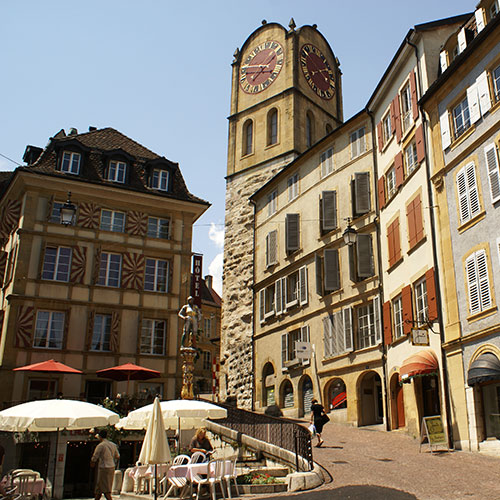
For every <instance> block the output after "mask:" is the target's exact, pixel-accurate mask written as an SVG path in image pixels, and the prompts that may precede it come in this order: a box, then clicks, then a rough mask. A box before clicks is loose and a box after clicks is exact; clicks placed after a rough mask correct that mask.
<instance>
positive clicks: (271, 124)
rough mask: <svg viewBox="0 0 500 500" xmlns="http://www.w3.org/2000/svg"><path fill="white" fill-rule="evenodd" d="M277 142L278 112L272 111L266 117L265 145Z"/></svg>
mask: <svg viewBox="0 0 500 500" xmlns="http://www.w3.org/2000/svg"><path fill="white" fill-rule="evenodd" d="M277 142H278V111H277V110H276V109H272V110H271V111H269V114H268V115H267V145H268V146H271V145H272V144H276V143H277Z"/></svg>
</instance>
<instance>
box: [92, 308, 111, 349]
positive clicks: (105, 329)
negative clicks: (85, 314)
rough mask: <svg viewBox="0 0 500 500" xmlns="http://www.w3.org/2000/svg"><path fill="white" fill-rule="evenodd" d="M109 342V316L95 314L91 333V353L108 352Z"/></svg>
mask: <svg viewBox="0 0 500 500" xmlns="http://www.w3.org/2000/svg"><path fill="white" fill-rule="evenodd" d="M110 342H111V314H96V315H95V317H94V329H93V331H92V343H91V345H90V349H91V350H92V351H110V350H111V347H110Z"/></svg>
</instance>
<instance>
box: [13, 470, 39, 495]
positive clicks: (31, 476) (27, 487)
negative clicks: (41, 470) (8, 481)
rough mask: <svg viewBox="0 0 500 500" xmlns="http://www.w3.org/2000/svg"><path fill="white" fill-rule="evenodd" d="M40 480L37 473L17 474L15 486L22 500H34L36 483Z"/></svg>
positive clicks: (14, 479)
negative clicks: (31, 499)
mask: <svg viewBox="0 0 500 500" xmlns="http://www.w3.org/2000/svg"><path fill="white" fill-rule="evenodd" d="M37 479H38V477H37V475H36V474H35V473H33V471H32V473H28V472H22V473H20V474H17V475H15V476H14V478H13V482H14V484H15V485H16V486H17V491H16V493H17V494H18V495H19V496H20V498H21V499H23V500H25V499H27V498H33V497H34V496H35V494H34V493H33V491H34V489H35V482H36V480H37Z"/></svg>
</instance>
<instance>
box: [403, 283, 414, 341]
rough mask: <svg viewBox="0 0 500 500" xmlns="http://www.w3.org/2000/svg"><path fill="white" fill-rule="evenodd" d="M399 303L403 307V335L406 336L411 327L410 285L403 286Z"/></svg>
mask: <svg viewBox="0 0 500 500" xmlns="http://www.w3.org/2000/svg"><path fill="white" fill-rule="evenodd" d="M401 303H402V306H403V333H404V334H405V335H408V334H409V333H411V329H412V327H413V304H412V297H411V285H408V286H405V287H404V288H403V290H402V291H401Z"/></svg>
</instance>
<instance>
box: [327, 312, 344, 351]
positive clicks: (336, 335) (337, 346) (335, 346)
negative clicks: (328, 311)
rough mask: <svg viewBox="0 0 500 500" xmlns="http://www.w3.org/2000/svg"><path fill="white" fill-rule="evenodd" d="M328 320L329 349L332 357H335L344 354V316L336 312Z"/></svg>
mask: <svg viewBox="0 0 500 500" xmlns="http://www.w3.org/2000/svg"><path fill="white" fill-rule="evenodd" d="M330 318H331V319H332V337H331V349H332V355H335V356H336V355H338V354H341V353H343V352H345V335H344V315H343V313H342V311H337V312H336V313H333V314H332V315H331V316H330Z"/></svg>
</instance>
